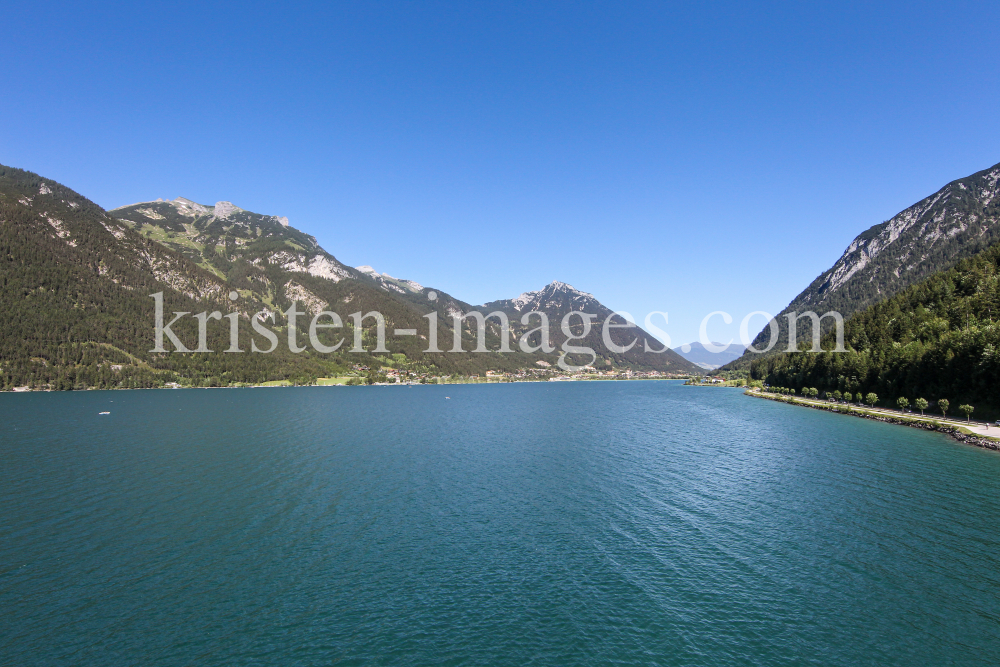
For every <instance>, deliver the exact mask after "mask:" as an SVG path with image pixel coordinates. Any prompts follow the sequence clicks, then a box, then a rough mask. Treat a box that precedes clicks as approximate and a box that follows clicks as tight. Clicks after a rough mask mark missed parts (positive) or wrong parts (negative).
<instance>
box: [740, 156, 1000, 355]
mask: <svg viewBox="0 0 1000 667" xmlns="http://www.w3.org/2000/svg"><path fill="white" fill-rule="evenodd" d="M998 180H1000V164H997V165H994V166H993V167H990V168H989V169H984V170H983V171H980V172H978V173H975V174H972V175H971V176H968V177H966V178H961V179H958V180H956V181H952V182H951V183H949V184H947V185H946V186H944V187H943V188H941V189H940V190H938V191H937V192H935V193H934V194H933V195H931V196H929V197H927V198H925V199H923V200H921V201H919V202H917V203H916V204H914V205H913V206H910V207H909V208H907V209H906V210H904V211H902V212H900V213H898V214H897V215H895V216H894V217H893V218H892V219H891V220H888V221H886V222H883V223H881V224H878V225H875V226H873V227H871V228H870V229H868V230H867V231H865V232H863V233H862V234H860V235H858V237H857V238H855V239H854V241H852V242H851V244H850V245H849V246H848V247H847V249H846V250H845V251H844V254H843V255H842V256H841V258H840V259H839V260H837V262H836V263H835V264H834V265H833V266H832V267H830V268H829V269H827V270H826V271H824V272H823V273H822V274H820V275H819V277H817V278H816V279H815V280H814V281H813V282H812V283H811V284H810V285H809V286H808V287H807V288H806V289H805V290H803V291H802V293H801V294H799V295H798V296H797V297H795V299H793V300H792V302H791V303H790V304H788V306H787V307H786V308H785V309H784V310H782V311H781V313H780V314H779V316H778V318H777V320H778V326H779V331H780V334H779V339H778V344H777V345H775V347H774V348H773V352H774V353H777V352H779V351H782V350H784V349H786V347H787V344H788V323H787V320H786V319H785V317H784V315H785V313H789V312H792V311H795V312H799V313H801V312H804V311H807V310H813V311H816V312H817V313H819V314H821V315H822V314H823V313H824V312H826V311H829V310H835V311H839V312H840V313H841V314H842V315H844V317H847V316H849V315H850V314H852V313H854V312H856V311H858V310H861V309H863V308H865V307H867V306H869V305H871V304H873V303H876V302H878V301H882V300H883V299H886V298H888V297H890V296H893V295H894V294H897V293H899V292H900V291H902V290H903V289H905V288H906V287H908V286H910V285H912V284H914V283H916V282H918V281H920V280H922V279H924V278H926V277H927V276H929V275H931V274H933V273H936V272H938V271H943V270H946V269H949V268H951V267H952V266H954V265H955V264H956V263H957V262H958V261H959V260H961V259H964V258H966V257H971V256H972V255H975V254H976V253H978V252H981V251H983V250H985V249H986V248H988V247H989V246H991V245H993V244H994V243H997V242H1000V196H998V195H1000V187H998V183H997V182H998ZM832 324H833V323H832V321H831V320H830V319H827V320H825V321H824V322H823V325H824V331H827V330H829V329H830V327H831V326H832ZM806 336H808V334H806ZM768 337H769V330H768V329H767V328H765V329H764V330H763V331H762V332H761V333H760V334H758V335H757V337H756V338H755V339H754V341H753V346H754V347H756V348H758V349H761V348H764V347H766V346H767V343H768ZM752 356H756V355H753V353H749V354H747V355H744V356H743V357H741V358H740V360H738V361H737V362H734V363H735V364H741V363H746V362H748V361H749V357H752Z"/></svg>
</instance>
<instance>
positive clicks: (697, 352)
mask: <svg viewBox="0 0 1000 667" xmlns="http://www.w3.org/2000/svg"><path fill="white" fill-rule="evenodd" d="M711 345H712V346H713V347H716V348H723V349H722V351H721V352H711V351H709V350H708V349H707V348H706V347H705V346H704V345H702V344H701V343H700V342H698V341H695V342H693V343H685V344H684V345H679V346H677V347H675V348H674V352H676V353H677V354H679V355H681V356H682V357H684V358H685V359H687V360H688V361H690V362H691V363H693V364H694V365H696V366H698V367H700V368H703V369H705V370H709V371H711V370H715V369H717V368H720V367H722V366H724V365H725V364H728V363H729V362H731V361H733V360H735V359H739V357H740V355H742V354H743V353H744V352H745V351H746V347H745V346H743V345H741V344H740V343H732V344H730V345H728V346H727V345H725V344H724V343H711Z"/></svg>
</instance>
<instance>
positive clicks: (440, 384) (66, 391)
mask: <svg viewBox="0 0 1000 667" xmlns="http://www.w3.org/2000/svg"><path fill="white" fill-rule="evenodd" d="M668 380H669V381H681V380H684V378H673V377H652V378H648V377H642V378H612V377H605V378H596V377H595V378H547V379H545V380H502V381H496V382H490V381H482V382H423V383H422V382H376V383H374V384H367V383H361V384H356V385H349V384H346V383H339V382H337V383H330V384H242V385H227V386H225V387H188V386H177V387H103V388H98V387H87V388H85V389H41V388H38V389H28V388H24V387H15V388H13V389H9V390H6V391H0V395H3V394H38V393H52V394H70V393H74V392H76V393H79V392H87V391H160V390H163V391H168V390H169V391H173V390H175V389H181V390H184V389H295V388H298V389H303V388H309V387H312V388H318V389H327V388H330V387H446V386H455V385H498V384H546V383H549V382H559V383H565V382H636V381H660V382H662V381H668Z"/></svg>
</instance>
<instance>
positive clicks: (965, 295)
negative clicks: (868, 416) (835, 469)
mask: <svg viewBox="0 0 1000 667" xmlns="http://www.w3.org/2000/svg"><path fill="white" fill-rule="evenodd" d="M833 344H834V340H833V334H832V333H830V334H828V335H827V337H826V339H825V340H824V349H830V348H832V346H833ZM845 344H846V347H847V349H848V351H847V352H842V353H836V352H821V353H811V352H795V353H785V354H779V355H775V356H772V357H764V358H758V359H756V360H754V361H753V363H752V364H751V365H750V372H751V375H752V377H754V378H757V379H763V380H765V381H766V382H768V383H769V384H771V385H775V386H782V387H790V388H793V389H796V390H800V389H801V388H802V387H816V388H818V389H820V390H828V391H833V390H840V391H850V392H852V393H857V392H859V391H860V392H863V393H867V392H875V393H876V394H877V395H878V396H879V397H880V398H881V399H884V401H885V402H886V404H894V399H896V398H897V397H900V396H903V397H906V398H908V399H909V400H910V401H911V403H912V401H913V399H914V398H917V397H921V398H925V399H928V400H931V401H936V400H937V399H940V398H946V399H948V400H949V402H950V403H951V405H952V406H953V407H954V406H957V405H958V404H959V402H965V403H970V404H972V405H975V406H977V415H978V416H991V415H997V414H1000V390H998V387H1000V244H998V245H995V246H993V247H992V248H989V249H987V250H985V251H983V252H981V253H979V254H978V255H975V256H974V257H971V258H967V259H964V260H961V261H959V263H958V264H957V265H956V266H955V267H953V268H951V269H948V270H946V271H942V272H939V273H937V274H934V275H933V276H931V277H929V278H926V279H925V280H923V281H921V282H920V283H917V284H916V285H912V286H910V287H908V288H907V289H905V290H903V291H902V292H900V293H899V294H897V295H895V296H893V297H890V298H889V299H886V300H885V301H882V302H879V303H876V304H874V305H872V306H869V307H868V308H866V309H864V310H862V311H860V312H858V313H855V314H854V315H853V316H852V317H850V318H849V319H848V320H847V322H846V323H845Z"/></svg>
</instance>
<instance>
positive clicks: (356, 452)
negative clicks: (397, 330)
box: [0, 381, 1000, 666]
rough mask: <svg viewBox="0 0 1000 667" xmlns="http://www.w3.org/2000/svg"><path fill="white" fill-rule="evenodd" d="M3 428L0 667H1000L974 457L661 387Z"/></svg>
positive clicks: (45, 406)
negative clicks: (865, 666) (863, 666)
mask: <svg viewBox="0 0 1000 667" xmlns="http://www.w3.org/2000/svg"><path fill="white" fill-rule="evenodd" d="M103 411H109V412H110V414H108V415H99V414H98V413H99V412H103ZM0 418H2V419H0V428H2V436H0V457H2V458H0V461H2V467H0V608H2V610H3V613H2V617H0V664H11V665H330V664H337V665H529V664H532V665H608V664H620V665H727V666H728V665H742V664H754V665H788V664H817V665H858V664H871V665H932V664H945V663H948V664H967V665H983V664H998V663H1000V455H998V454H997V453H995V452H989V451H985V450H981V449H977V448H974V447H970V446H966V445H962V444H960V443H957V442H955V441H953V440H951V439H949V438H947V437H945V436H943V435H940V434H936V433H928V432H924V431H920V430H916V429H910V428H905V427H900V426H894V425H889V424H882V423H877V422H871V421H867V420H863V419H856V418H850V417H845V416H841V415H836V414H831V413H827V412H822V411H818V410H810V409H806V408H800V407H794V406H788V405H784V404H781V403H776V402H772V401H765V400H759V399H754V398H750V397H746V396H743V395H742V393H741V392H740V391H739V390H733V389H721V388H697V387H685V386H681V385H680V384H679V383H677V382H664V381H631V382H550V383H527V384H504V385H496V384H494V385H448V386H418V387H301V388H268V389H213V390H156V391H117V392H97V391H92V392H72V393H26V394H9V393H7V394H2V395H0Z"/></svg>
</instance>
